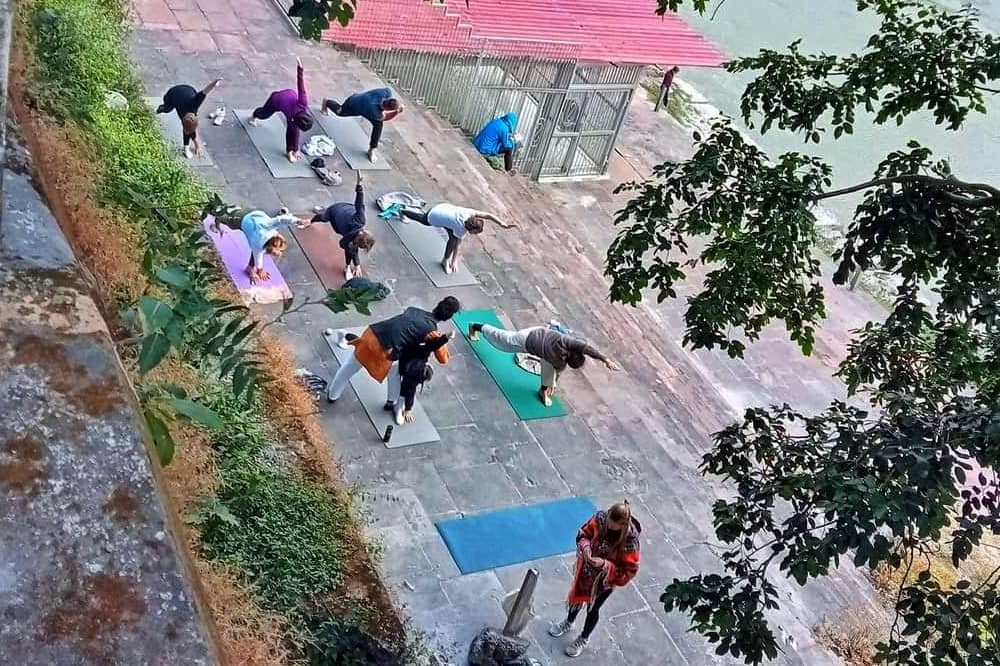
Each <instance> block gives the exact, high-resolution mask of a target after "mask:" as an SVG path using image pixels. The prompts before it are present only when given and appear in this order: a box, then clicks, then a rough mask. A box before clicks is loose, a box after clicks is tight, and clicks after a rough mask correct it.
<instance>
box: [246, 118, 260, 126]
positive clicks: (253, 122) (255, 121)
mask: <svg viewBox="0 0 1000 666" xmlns="http://www.w3.org/2000/svg"><path fill="white" fill-rule="evenodd" d="M247 123H249V124H250V126H252V127H257V126H258V125H260V119H259V118H254V117H253V116H250V117H249V118H248V119H247Z"/></svg>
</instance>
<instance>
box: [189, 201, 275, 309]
mask: <svg viewBox="0 0 1000 666" xmlns="http://www.w3.org/2000/svg"><path fill="white" fill-rule="evenodd" d="M214 223H215V218H214V217H213V216H211V215H209V216H208V217H206V218H205V220H204V222H202V226H203V227H204V228H205V233H206V234H207V235H208V237H209V239H211V241H212V244H213V245H215V249H216V251H217V252H218V253H219V257H220V258H221V259H222V264H223V265H224V266H225V267H226V272H228V273H229V277H230V278H232V280H233V283H234V284H235V285H236V288H237V289H238V290H239V292H240V295H241V296H243V300H244V302H246V304H247V305H250V304H251V303H265V304H266V303H280V302H282V301H284V300H287V299H289V298H291V297H292V290H291V289H289V288H288V285H287V284H285V278H283V277H282V276H281V271H279V270H278V267H277V266H276V265H275V263H274V259H273V258H272V257H271V256H270V255H267V254H265V255H264V269H265V270H266V271H267V272H268V273H270V274H271V279H270V280H268V281H266V282H258V283H257V284H250V276H249V275H248V274H247V263H248V262H249V261H250V244H249V243H247V238H246V236H244V235H243V232H242V231H240V230H239V229H230V228H229V227H227V226H225V225H222V226H221V227H220V231H221V233H217V232H215V231H213V230H212V225H213V224H214Z"/></svg>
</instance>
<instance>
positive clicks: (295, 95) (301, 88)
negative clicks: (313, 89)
mask: <svg viewBox="0 0 1000 666" xmlns="http://www.w3.org/2000/svg"><path fill="white" fill-rule="evenodd" d="M295 63H296V65H297V72H296V74H297V83H298V89H297V90H295V89H292V88H286V89H285V90H275V91H274V92H273V93H271V95H270V96H269V97H268V98H267V101H266V102H264V106H259V107H257V108H256V109H254V110H253V114H252V115H251V116H250V124H251V125H257V124H259V123H260V121H261V120H267V119H268V118H270V117H271V116H273V115H274V114H275V113H278V112H280V113H282V114H283V115H284V116H285V125H286V129H285V153H286V154H287V155H288V161H289V162H294V161H296V160H298V159H299V157H300V154H299V148H300V146H301V143H302V132H308V131H309V130H311V129H312V126H313V119H312V116H310V115H309V98H308V97H307V96H306V78H305V72H304V71H303V69H302V61H301V60H299V59H298V58H296V59H295Z"/></svg>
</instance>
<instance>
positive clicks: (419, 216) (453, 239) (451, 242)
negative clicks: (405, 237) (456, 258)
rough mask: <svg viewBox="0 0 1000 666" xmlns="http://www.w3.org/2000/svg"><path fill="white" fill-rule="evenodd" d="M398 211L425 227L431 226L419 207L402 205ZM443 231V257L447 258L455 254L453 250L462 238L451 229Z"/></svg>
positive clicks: (425, 214)
mask: <svg viewBox="0 0 1000 666" xmlns="http://www.w3.org/2000/svg"><path fill="white" fill-rule="evenodd" d="M399 212H400V213H402V214H403V217H408V218H410V219H411V220H416V221H417V222H419V223H420V224H422V225H424V226H425V227H429V226H431V223H430V221H429V220H428V219H427V213H426V212H424V211H422V210H420V209H419V208H407V207H405V206H404V207H403V208H401V209H400V211H399ZM445 231H446V232H447V233H448V242H447V243H446V244H445V246H444V258H445V259H448V257H450V256H451V255H453V254H455V250H457V249H458V246H459V245H461V244H462V239H461V238H459V237H458V236H456V235H455V233H454V232H453V231H452V230H451V229H445Z"/></svg>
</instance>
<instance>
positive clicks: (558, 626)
mask: <svg viewBox="0 0 1000 666" xmlns="http://www.w3.org/2000/svg"><path fill="white" fill-rule="evenodd" d="M572 628H573V623H572V622H569V621H568V620H563V621H562V622H553V623H552V625H551V626H549V636H552V637H553V638H559V637H560V636H562V635H564V634H565V633H566V632H568V631H569V630H570V629H572ZM588 641H589V639H587V638H584V636H583V634H580V635H579V636H577V637H576V639H575V640H574V641H573V642H572V643H570V644H569V645H567V646H566V649H565V653H566V656H567V657H579V656H580V655H581V654H582V653H583V649H584V648H585V647H587V643H588Z"/></svg>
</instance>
